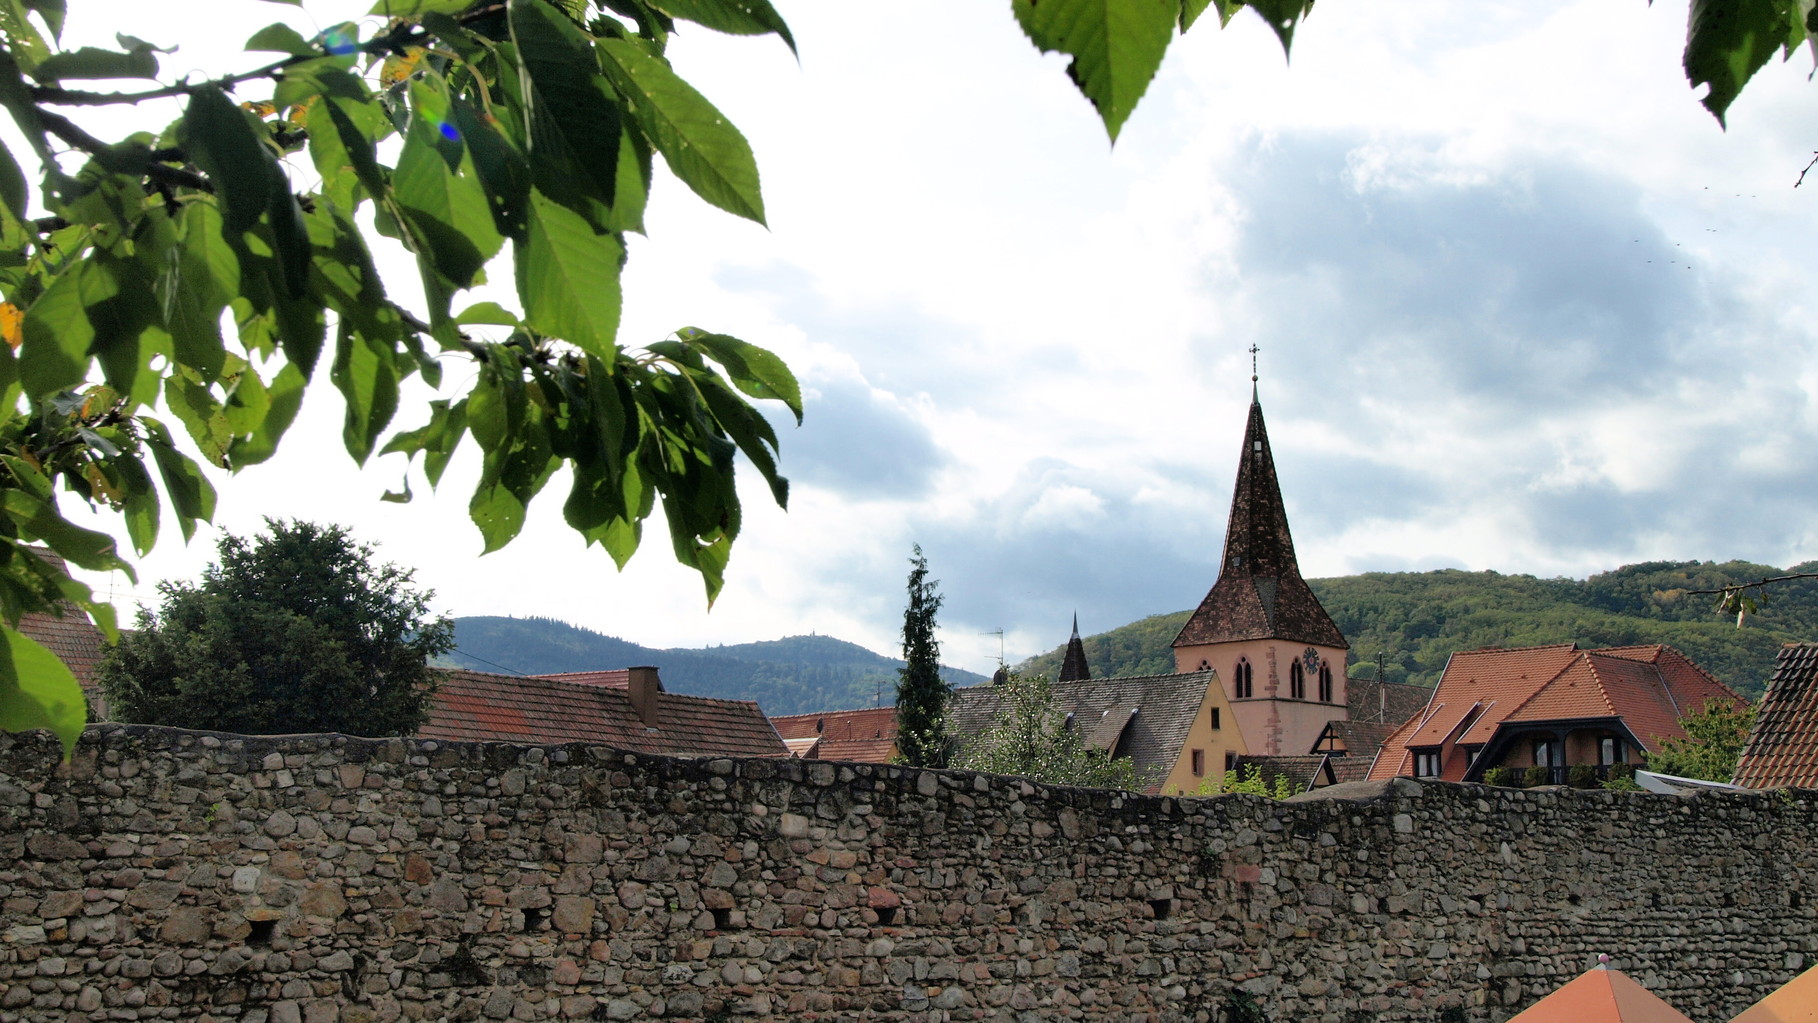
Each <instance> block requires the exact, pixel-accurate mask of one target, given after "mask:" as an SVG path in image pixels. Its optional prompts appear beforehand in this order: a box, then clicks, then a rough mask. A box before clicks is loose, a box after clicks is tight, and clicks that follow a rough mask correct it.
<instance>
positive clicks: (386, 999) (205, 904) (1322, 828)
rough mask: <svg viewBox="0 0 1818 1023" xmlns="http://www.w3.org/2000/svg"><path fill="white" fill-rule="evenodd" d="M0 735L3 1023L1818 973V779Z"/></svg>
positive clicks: (1433, 1005)
mask: <svg viewBox="0 0 1818 1023" xmlns="http://www.w3.org/2000/svg"><path fill="white" fill-rule="evenodd" d="M56 760H57V749H56V746H55V744H54V743H52V742H51V741H50V740H48V739H47V738H42V737H37V736H8V735H0V905H3V907H4V914H3V916H0V1021H8V1023H10V1021H30V1023H46V1021H65V1020H68V1021H75V1020H82V1021H88V1020H102V1019H111V1020H123V1021H139V1020H189V1021H228V1020H232V1021H238V1023H374V1021H391V1020H399V1019H405V1020H507V1019H509V1020H557V1019H560V1020H651V1019H664V1020H699V1021H713V1023H723V1021H730V1020H740V1019H752V1018H773V1019H776V1018H788V1019H791V1020H892V1021H899V1020H900V1021H911V1020H913V1021H916V1023H941V1021H957V1020H1006V1021H1010V1020H1014V1021H1018V1023H1022V1021H1036V1020H1039V1021H1048V1020H1093V1021H1099V1020H1103V1021H1112V1020H1115V1021H1119V1023H1127V1021H1150V1023H1161V1021H1174V1020H1205V1021H1211V1020H1230V1019H1232V1018H1234V1017H1235V1016H1240V1015H1241V1014H1234V1013H1233V1011H1232V1007H1233V1004H1234V1003H1233V999H1236V1003H1237V1004H1243V1003H1246V1002H1247V1003H1250V1004H1253V1005H1254V1006H1255V1007H1257V1008H1259V1009H1260V1010H1261V1011H1262V1012H1263V1013H1264V1014H1265V1017H1264V1018H1267V1019H1270V1020H1275V1021H1295V1023H1302V1021H1320V1023H1373V1021H1375V1023H1389V1021H1401V1020H1409V1021H1435V1023H1452V1021H1465V1020H1468V1021H1491V1020H1503V1019H1506V1018H1507V1017H1509V1016H1510V1015H1512V1014H1513V1013H1514V1012H1515V1011H1517V1010H1518V1009H1519V1008H1521V1007H1524V1006H1526V1005H1527V1004H1528V1003H1530V1002H1531V1001H1532V1000H1533V999H1534V998H1535V997H1537V996H1538V995H1540V994H1542V993H1544V992H1546V991H1549V990H1551V989H1552V988H1554V987H1556V986H1558V985H1559V984H1561V983H1563V982H1564V981H1566V980H1567V979H1569V978H1571V977H1572V976H1574V975H1576V974H1577V973H1579V972H1581V971H1582V970H1584V969H1585V968H1587V967H1588V966H1590V965H1592V964H1593V962H1594V961H1595V957H1596V955H1597V953H1599V952H1608V953H1609V954H1610V955H1611V956H1612V957H1613V961H1614V965H1616V966H1618V967H1620V968H1622V969H1624V970H1625V971H1627V972H1628V973H1630V974H1631V975H1632V976H1634V977H1635V978H1636V979H1637V980H1639V981H1641V982H1642V983H1643V984H1645V985H1646V986H1647V987H1648V988H1649V989H1651V990H1652V991H1654V992H1655V993H1657V994H1659V995H1660V996H1662V997H1663V998H1665V999H1667V1000H1668V1001H1669V1002H1671V1003H1673V1004H1674V1005H1675V1006H1676V1007H1678V1008H1679V1009H1680V1010H1681V1011H1683V1012H1685V1013H1687V1014H1688V1015H1690V1016H1691V1017H1692V1018H1693V1019H1695V1020H1698V1021H1700V1023H1722V1021H1724V1020H1727V1019H1728V1018H1729V1017H1730V1016H1732V1015H1733V1014H1735V1013H1736V1012H1738V1011H1740V1010H1741V1009H1742V1008H1744V1007H1745V1006H1746V1005H1748V1004H1749V1003H1751V1002H1753V1001H1754V1000H1755V999H1757V998H1759V997H1761V996H1762V995H1764V994H1765V993H1766V992H1768V991H1769V990H1771V989H1772V988H1773V987H1775V986H1777V985H1778V984H1780V983H1782V982H1784V981H1785V980H1787V979H1788V978H1790V977H1791V976H1793V975H1794V974H1795V973H1796V972H1798V971H1799V970H1800V969H1801V968H1802V967H1804V966H1806V965H1809V964H1810V962H1811V961H1812V960H1813V959H1814V958H1815V957H1818V917H1815V915H1814V909H1813V903H1812V900H1813V898H1814V897H1818V792H1809V791H1800V792H1780V793H1766V794H1747V795H1735V794H1730V795H1700V796H1696V797H1691V798H1678V797H1667V796H1650V795H1638V794H1627V793H1604V792H1587V793H1578V792H1565V791H1533V792H1524V791H1516V790H1506V789H1494V788H1488V787H1484V786H1471V785H1450V784H1437V785H1416V784H1414V783H1412V782H1407V781H1398V782H1393V783H1385V784H1380V785H1375V786H1361V787H1359V786H1352V787H1349V788H1350V790H1351V794H1352V795H1356V796H1360V798H1320V799H1308V798H1305V797H1303V799H1302V800H1296V801H1292V802H1288V803H1274V802H1270V801H1267V800H1263V799H1259V798H1255V797H1249V796H1227V797H1221V798H1217V799H1176V798H1149V797H1137V796H1131V795H1127V794H1116V793H1111V792H1104V791H1094V790H1078V789H1053V788H1043V787H1040V786H1033V785H1030V784H1027V783H1025V782H1022V781H1019V780H1016V779H1008V778H999V777H988V776H978V775H971V774H964V773H945V772H925V771H916V770H911V769H905V768H897V767H885V766H872V765H841V764H832V763H817V762H806V763H804V762H798V761H774V760H754V761H731V760H705V761H678V760H670V759H665V758H659V757H642V756H632V755H626V754H623V753H619V752H615V751H612V750H609V749H605V748H601V747H583V746H557V747H517V746H506V745H461V744H452V745H451V744H441V743H434V742H427V741H418V740H402V739H389V740H364V739H351V738H346V737H342V736H300V737H283V738H256V739H255V738H245V737H238V736H223V735H213V734H206V733H196V732H184V731H178V730H170V729H154V728H141V727H131V726H118V725H108V726H97V727H95V728H91V729H90V731H89V733H88V735H87V736H86V737H85V738H84V740H83V742H82V744H81V746H80V747H79V749H78V751H77V753H76V756H75V759H74V760H73V762H72V763H70V764H68V765H64V766H58V765H57V763H56Z"/></svg>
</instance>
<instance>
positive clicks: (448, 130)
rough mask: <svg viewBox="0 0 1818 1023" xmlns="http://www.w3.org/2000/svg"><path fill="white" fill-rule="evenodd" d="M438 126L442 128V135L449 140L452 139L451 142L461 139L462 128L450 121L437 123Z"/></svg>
mask: <svg viewBox="0 0 1818 1023" xmlns="http://www.w3.org/2000/svg"><path fill="white" fill-rule="evenodd" d="M437 127H438V128H439V129H441V132H442V137H443V138H445V139H447V140H448V141H450V142H459V141H461V129H459V128H457V127H455V126H454V125H452V124H450V123H448V122H447V121H443V122H441V124H439V125H437Z"/></svg>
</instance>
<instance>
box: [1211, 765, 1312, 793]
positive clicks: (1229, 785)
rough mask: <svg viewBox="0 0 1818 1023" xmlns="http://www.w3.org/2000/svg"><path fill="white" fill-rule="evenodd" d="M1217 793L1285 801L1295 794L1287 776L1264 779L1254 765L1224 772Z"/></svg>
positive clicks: (1281, 775)
mask: <svg viewBox="0 0 1818 1023" xmlns="http://www.w3.org/2000/svg"><path fill="white" fill-rule="evenodd" d="M1218 791H1219V792H1221V793H1232V792H1240V793H1243V794H1245V795H1251V796H1267V797H1268V798H1270V799H1286V798H1288V797H1289V796H1292V795H1294V794H1295V792H1294V782H1293V781H1291V780H1289V778H1288V776H1287V775H1285V774H1277V775H1275V776H1274V777H1266V776H1264V774H1263V769H1262V768H1261V767H1260V766H1259V765H1256V764H1243V765H1240V766H1239V767H1238V768H1237V770H1235V771H1226V772H1225V777H1224V779H1223V780H1222V781H1221V782H1220V784H1219V787H1218Z"/></svg>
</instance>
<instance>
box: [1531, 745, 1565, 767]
mask: <svg viewBox="0 0 1818 1023" xmlns="http://www.w3.org/2000/svg"><path fill="white" fill-rule="evenodd" d="M1559 760H1560V757H1559V744H1558V743H1556V742H1554V741H1553V740H1551V739H1535V740H1534V766H1536V767H1559V766H1560V763H1559Z"/></svg>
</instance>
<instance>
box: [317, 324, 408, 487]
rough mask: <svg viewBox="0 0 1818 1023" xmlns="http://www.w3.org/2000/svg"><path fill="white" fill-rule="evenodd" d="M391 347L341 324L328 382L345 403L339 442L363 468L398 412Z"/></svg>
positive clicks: (396, 379) (395, 374)
mask: <svg viewBox="0 0 1818 1023" xmlns="http://www.w3.org/2000/svg"><path fill="white" fill-rule="evenodd" d="M392 355H393V351H392V349H391V348H389V347H387V346H385V345H382V344H380V343H377V342H373V341H368V340H366V339H365V338H363V337H360V336H357V335H355V334H354V333H353V332H352V331H350V330H348V329H347V328H346V326H345V325H343V327H342V330H341V333H340V337H339V338H338V339H337V341H336V343H335V364H334V368H333V369H332V370H330V371H329V376H330V379H332V380H333V381H334V385H335V387H336V388H337V389H339V390H340V392H341V394H342V396H343V397H344V398H346V400H347V414H346V417H345V419H344V420H343V424H342V427H341V440H342V442H343V443H344V444H345V445H346V446H347V453H348V454H350V455H352V456H353V459H354V461H355V462H358V463H360V464H362V465H364V464H365V463H366V459H367V457H368V456H369V455H371V454H372V449H373V445H374V444H377V443H378V440H379V435H380V434H381V433H383V432H385V427H386V426H387V425H388V424H389V423H390V422H391V417H392V416H393V415H395V414H396V413H397V411H398V372H397V367H396V366H395V365H394V364H393V361H392Z"/></svg>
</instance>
